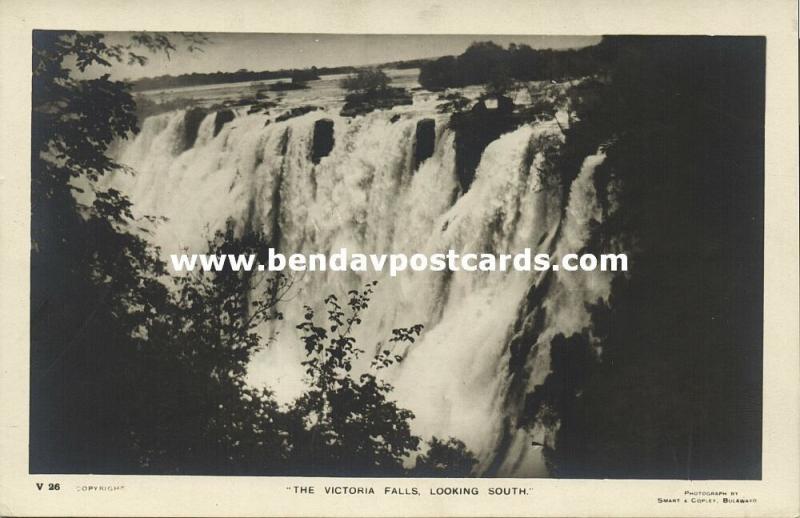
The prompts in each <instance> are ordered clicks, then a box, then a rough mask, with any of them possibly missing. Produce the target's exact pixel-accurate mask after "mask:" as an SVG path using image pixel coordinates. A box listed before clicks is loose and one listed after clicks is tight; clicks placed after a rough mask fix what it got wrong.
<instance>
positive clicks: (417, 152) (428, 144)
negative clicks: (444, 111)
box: [414, 119, 436, 170]
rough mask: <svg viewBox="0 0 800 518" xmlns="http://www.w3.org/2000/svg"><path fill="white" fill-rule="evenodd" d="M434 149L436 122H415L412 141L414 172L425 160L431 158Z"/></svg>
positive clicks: (423, 120) (426, 120)
mask: <svg viewBox="0 0 800 518" xmlns="http://www.w3.org/2000/svg"><path fill="white" fill-rule="evenodd" d="M435 147H436V121H435V120H433V119H421V120H420V121H418V122H417V131H416V135H415V139H414V170H417V169H418V168H419V165H420V164H421V163H422V162H424V161H425V160H427V159H429V158H430V157H431V156H433V150H434V148H435Z"/></svg>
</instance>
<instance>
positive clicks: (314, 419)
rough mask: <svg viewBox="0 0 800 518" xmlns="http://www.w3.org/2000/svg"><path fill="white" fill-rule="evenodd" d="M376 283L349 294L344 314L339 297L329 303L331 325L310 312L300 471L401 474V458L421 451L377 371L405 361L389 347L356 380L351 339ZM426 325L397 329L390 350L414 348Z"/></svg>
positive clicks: (406, 413)
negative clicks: (410, 345) (317, 321)
mask: <svg viewBox="0 0 800 518" xmlns="http://www.w3.org/2000/svg"><path fill="white" fill-rule="evenodd" d="M375 284H376V283H375V282H373V283H370V284H368V285H366V286H365V287H364V288H363V290H362V291H356V290H353V291H350V292H349V294H348V301H347V304H346V306H347V307H346V308H342V306H341V305H340V304H339V301H338V299H337V298H336V296H334V295H330V296H328V297H327V298H326V300H325V304H326V308H327V325H326V327H321V326H318V325H316V324H315V323H314V311H313V310H312V309H311V308H310V307H306V315H305V321H303V322H302V323H300V324H299V325H298V326H297V328H298V329H299V330H300V331H302V332H303V336H302V339H303V342H304V345H305V351H306V356H307V359H306V360H305V361H304V362H303V365H305V367H306V375H307V379H306V382H307V384H308V390H307V391H306V393H305V394H304V395H303V396H302V397H301V398H300V399H299V400H298V401H297V402H296V404H295V408H294V409H293V412H294V413H296V414H297V413H299V416H300V421H301V422H302V429H301V430H297V431H296V433H295V436H296V437H298V438H300V442H299V451H298V453H299V454H300V462H299V463H300V464H301V465H305V466H307V469H310V470H311V471H312V473H314V474H320V475H321V474H328V475H332V474H336V473H342V470H343V469H344V466H347V468H346V470H347V473H348V474H350V475H357V476H369V475H372V476H376V475H379V476H386V475H401V474H403V458H404V457H405V456H406V455H408V454H410V453H411V452H414V451H416V449H417V446H418V444H419V438H418V437H416V436H415V435H413V434H412V433H411V427H410V421H411V419H413V418H414V414H413V413H412V412H411V411H410V410H406V409H402V408H399V407H398V406H397V404H396V403H395V402H394V401H392V400H390V399H389V397H388V395H389V393H390V392H391V390H392V387H391V385H389V384H387V383H385V382H384V381H382V380H381V379H380V377H379V376H378V371H380V370H381V369H383V368H386V367H388V366H390V365H392V364H394V363H397V362H400V361H401V360H402V358H401V357H400V356H399V355H393V354H392V351H391V348H386V349H383V350H381V351H379V352H378V354H377V355H376V356H375V357H374V358H373V360H372V363H371V365H370V368H369V369H368V370H367V371H366V372H364V373H362V374H360V375H358V377H357V378H356V377H354V375H353V369H354V362H355V361H356V360H357V359H358V358H359V356H360V355H361V354H362V353H364V351H363V350H362V349H359V348H358V347H357V345H356V340H355V338H354V337H353V335H352V331H353V328H354V326H357V325H359V324H360V323H361V318H362V313H363V311H364V310H366V309H367V307H368V305H369V299H370V295H371V294H372V292H373V286H374V285H375ZM421 331H422V325H420V324H417V325H414V326H412V327H410V328H401V329H395V330H394V331H393V335H394V336H393V338H392V339H391V340H390V343H392V344H396V343H402V342H408V343H413V342H414V340H415V338H416V337H417V336H418V335H419V333H420V332H421Z"/></svg>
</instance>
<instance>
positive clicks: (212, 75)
mask: <svg viewBox="0 0 800 518" xmlns="http://www.w3.org/2000/svg"><path fill="white" fill-rule="evenodd" d="M608 42H609V39H608V38H604V40H603V41H602V42H600V43H599V44H597V45H593V46H589V47H583V48H580V49H560V50H554V49H534V48H532V47H530V46H529V45H524V44H515V43H511V44H509V46H508V48H503V47H501V46H500V45H497V44H496V43H494V42H492V41H476V42H475V43H473V44H472V45H470V46H469V48H467V49H466V50H465V51H464V52H463V53H462V54H460V55H458V56H443V57H440V58H431V59H413V60H406V61H394V62H390V63H382V64H379V65H374V66H373V67H371V68H378V69H385V68H394V69H409V68H419V69H420V75H419V83H420V85H421V86H422V87H423V88H426V89H428V90H434V91H435V90H443V89H445V88H457V87H462V86H468V85H479V84H485V83H488V82H490V81H497V80H498V78H499V79H510V80H518V81H542V80H550V79H553V80H558V79H563V78H569V77H572V78H574V77H585V76H589V75H594V74H597V73H599V72H601V71H602V69H604V68H605V67H606V66H607V64H608V62H609V61H610V59H611V57H612V53H613V51H612V49H611V47H610V45H609V43H608ZM361 68H364V67H355V66H340V67H320V68H318V67H311V68H305V69H281V70H264V71H260V72H254V71H252V70H247V69H241V70H237V71H236V72H207V73H197V72H193V73H191V74H181V75H178V76H172V75H163V76H157V77H151V78H150V77H148V78H143V79H139V80H137V81H133V83H132V84H133V90H134V91H144V90H155V89H161V88H180V87H187V86H200V85H211V84H224V83H241V82H247V81H265V80H271V79H291V80H292V81H293V82H304V81H312V80H315V79H319V78H320V76H325V75H333V74H353V73H355V72H357V71H358V70H359V69H361Z"/></svg>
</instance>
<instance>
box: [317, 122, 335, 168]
mask: <svg viewBox="0 0 800 518" xmlns="http://www.w3.org/2000/svg"><path fill="white" fill-rule="evenodd" d="M334 143H335V139H334V136H333V121H332V120H331V119H320V120H318V121H317V122H315V123H314V137H313V139H312V141H311V161H312V162H314V163H315V164H319V161H320V160H321V159H322V158H323V157H326V156H328V155H329V154H330V152H331V151H332V150H333V144H334Z"/></svg>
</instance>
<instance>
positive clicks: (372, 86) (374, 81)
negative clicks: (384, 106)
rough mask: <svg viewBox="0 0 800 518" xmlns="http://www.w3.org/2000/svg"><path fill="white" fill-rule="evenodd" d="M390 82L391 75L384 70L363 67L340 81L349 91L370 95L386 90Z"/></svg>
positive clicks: (343, 87) (340, 84)
mask: <svg viewBox="0 0 800 518" xmlns="http://www.w3.org/2000/svg"><path fill="white" fill-rule="evenodd" d="M389 83H390V79H389V76H387V75H386V73H385V72H384V71H383V70H380V69H377V68H363V69H361V70H359V71H358V72H356V73H355V74H351V75H349V76H347V77H345V78H343V79H342V80H341V81H340V82H339V86H341V87H342V89H344V90H346V91H347V92H349V93H355V94H361V95H368V94H376V93H380V92H382V91H384V90H386V89H387V88H388V86H389Z"/></svg>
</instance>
